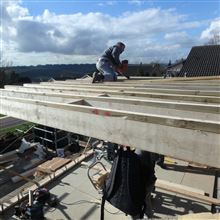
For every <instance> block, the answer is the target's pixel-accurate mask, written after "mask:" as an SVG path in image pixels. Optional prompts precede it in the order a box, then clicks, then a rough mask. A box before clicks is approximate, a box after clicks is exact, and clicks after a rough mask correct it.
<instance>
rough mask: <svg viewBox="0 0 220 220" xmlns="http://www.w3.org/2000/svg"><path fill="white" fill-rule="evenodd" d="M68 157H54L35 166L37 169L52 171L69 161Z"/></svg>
mask: <svg viewBox="0 0 220 220" xmlns="http://www.w3.org/2000/svg"><path fill="white" fill-rule="evenodd" d="M70 161H71V160H70V159H65V158H61V157H54V158H53V159H52V160H49V161H46V162H44V163H42V164H41V165H39V166H38V167H37V170H38V171H41V172H45V173H52V172H55V171H56V170H58V169H59V168H61V167H62V166H65V165H66V164H67V163H69V162H70Z"/></svg>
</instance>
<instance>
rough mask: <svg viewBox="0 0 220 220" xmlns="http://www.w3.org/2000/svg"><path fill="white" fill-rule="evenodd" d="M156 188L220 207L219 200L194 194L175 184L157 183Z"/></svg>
mask: <svg viewBox="0 0 220 220" xmlns="http://www.w3.org/2000/svg"><path fill="white" fill-rule="evenodd" d="M156 187H157V188H160V189H163V190H166V191H169V192H174V193H177V194H180V195H184V196H186V197H189V198H192V199H196V200H199V201H202V202H204V203H207V204H215V205H220V200H219V199H216V198H212V197H208V196H205V195H201V194H198V193H196V192H192V191H190V190H188V189H187V188H185V187H176V186H174V185H173V184H170V183H169V182H168V183H167V182H166V181H156Z"/></svg>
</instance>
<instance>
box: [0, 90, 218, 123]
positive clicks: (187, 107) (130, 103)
mask: <svg viewBox="0 0 220 220" xmlns="http://www.w3.org/2000/svg"><path fill="white" fill-rule="evenodd" d="M0 95H1V96H7V97H14V98H24V99H32V100H39V101H49V102H60V103H73V104H75V103H76V101H79V100H81V102H79V104H81V105H89V106H93V107H103V108H109V109H115V110H125V111H132V112H139V113H149V114H159V115H167V116H177V117H187V118H195V119H201V120H217V121H218V120H219V119H220V117H219V113H220V105H219V104H218V105H217V104H201V103H187V102H182V103H181V102H178V101H164V100H146V99H145V100H141V99H139V100H137V99H132V98H120V97H102V96H89V95H74V94H73V95H72V94H63V93H42V92H23V91H13V90H6V89H0Z"/></svg>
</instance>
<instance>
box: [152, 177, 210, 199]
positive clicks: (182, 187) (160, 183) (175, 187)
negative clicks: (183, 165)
mask: <svg viewBox="0 0 220 220" xmlns="http://www.w3.org/2000/svg"><path fill="white" fill-rule="evenodd" d="M155 186H156V187H158V188H160V187H161V186H163V189H165V188H166V186H169V187H171V188H172V189H173V190H176V191H175V192H176V193H179V191H181V190H185V191H187V192H193V193H196V194H199V195H203V196H204V195H206V192H204V190H201V189H196V188H193V187H189V186H185V185H182V184H178V183H173V182H169V181H166V180H161V179H157V181H156V185H155ZM172 192H173V191H172ZM187 195H188V194H187ZM187 195H186V196H187Z"/></svg>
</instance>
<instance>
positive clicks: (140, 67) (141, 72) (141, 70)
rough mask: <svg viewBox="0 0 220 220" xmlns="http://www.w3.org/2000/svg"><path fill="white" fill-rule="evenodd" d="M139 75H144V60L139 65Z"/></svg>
mask: <svg viewBox="0 0 220 220" xmlns="http://www.w3.org/2000/svg"><path fill="white" fill-rule="evenodd" d="M137 75H138V76H144V69H143V65H142V62H140V65H139V67H138V74H137Z"/></svg>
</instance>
